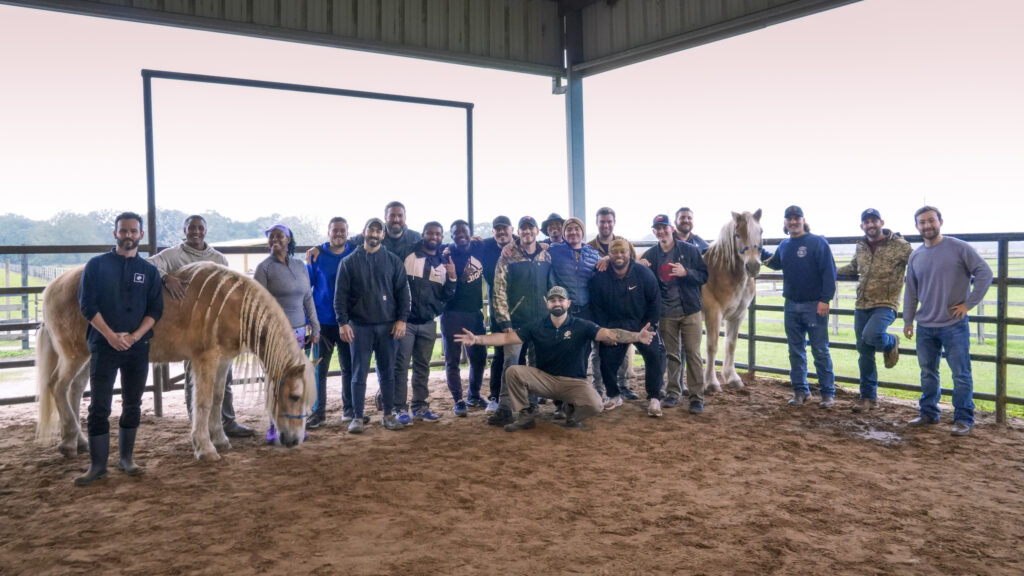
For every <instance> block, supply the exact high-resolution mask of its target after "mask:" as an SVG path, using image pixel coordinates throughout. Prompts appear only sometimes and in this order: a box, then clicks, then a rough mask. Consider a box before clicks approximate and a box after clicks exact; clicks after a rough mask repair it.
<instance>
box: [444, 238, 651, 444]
mask: <svg viewBox="0 0 1024 576" xmlns="http://www.w3.org/2000/svg"><path fill="white" fill-rule="evenodd" d="M520 231H522V227H520ZM571 306H572V302H571V301H570V300H569V294H568V292H566V291H565V288H562V287H561V286H554V287H552V288H551V289H550V290H548V292H547V295H546V296H545V307H546V308H547V312H548V314H547V315H546V316H544V317H542V318H540V319H537V320H533V321H531V322H528V323H526V324H524V325H523V326H520V327H518V328H516V329H514V330H512V331H509V332H500V333H497V334H487V335H484V336H481V335H478V334H473V333H472V332H470V331H469V330H463V332H462V334H461V335H459V336H456V340H457V341H458V342H460V343H462V344H466V345H484V346H506V347H508V346H513V345H518V346H524V345H527V344H533V348H534V349H535V350H536V351H537V367H532V366H522V365H519V366H511V367H509V369H508V371H507V373H506V381H505V389H506V391H507V395H508V399H509V402H510V405H511V408H512V410H513V411H514V412H515V414H516V418H515V421H513V422H508V423H506V425H505V430H507V431H509V432H515V431H517V430H526V429H529V428H533V427H534V426H535V425H536V412H535V411H534V410H532V409H531V406H530V400H529V398H530V397H531V396H542V397H545V398H553V399H555V400H558V401H561V402H562V403H563V404H564V405H565V411H566V419H565V426H566V427H567V428H578V427H580V426H581V425H582V422H583V420H584V419H586V418H589V417H590V416H594V415H595V414H599V413H600V412H601V410H602V409H603V406H602V403H601V396H600V395H598V393H597V391H595V390H594V387H593V386H591V385H590V384H588V383H587V380H586V377H587V352H586V348H587V346H586V345H587V344H588V343H590V342H592V341H594V340H597V341H598V342H602V343H607V344H621V343H627V342H639V343H643V344H650V343H651V341H652V339H653V338H654V332H651V331H650V330H649V329H648V328H649V326H644V327H643V329H642V330H640V331H639V332H628V331H626V330H609V329H607V328H601V327H599V326H598V325H597V324H594V323H593V322H590V321H589V320H584V319H582V318H576V317H574V316H573V315H572V314H569V313H568V311H569V308H570V307H571Z"/></svg>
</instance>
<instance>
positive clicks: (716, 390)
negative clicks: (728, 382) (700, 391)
mask: <svg viewBox="0 0 1024 576" xmlns="http://www.w3.org/2000/svg"><path fill="white" fill-rule="evenodd" d="M704 393H705V394H721V393H722V387H721V386H719V385H718V384H712V385H710V386H707V387H705V388H704Z"/></svg>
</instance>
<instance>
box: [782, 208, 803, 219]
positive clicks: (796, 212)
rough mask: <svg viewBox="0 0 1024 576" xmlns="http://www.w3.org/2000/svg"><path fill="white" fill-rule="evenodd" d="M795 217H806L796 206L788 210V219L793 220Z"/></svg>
mask: <svg viewBox="0 0 1024 576" xmlns="http://www.w3.org/2000/svg"><path fill="white" fill-rule="evenodd" d="M793 217H800V218H803V217H804V211H803V210H802V209H801V208H800V207H799V206H796V205H793V206H790V207H789V208H786V218H793Z"/></svg>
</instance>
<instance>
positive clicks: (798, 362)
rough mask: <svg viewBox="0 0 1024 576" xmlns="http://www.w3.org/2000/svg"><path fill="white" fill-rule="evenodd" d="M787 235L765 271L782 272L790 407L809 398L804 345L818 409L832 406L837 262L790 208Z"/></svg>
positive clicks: (797, 211)
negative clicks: (831, 330) (831, 319)
mask: <svg viewBox="0 0 1024 576" xmlns="http://www.w3.org/2000/svg"><path fill="white" fill-rule="evenodd" d="M785 229H786V233H787V234H789V238H786V239H785V240H783V241H782V242H781V243H780V244H779V248H778V250H776V251H775V254H774V255H772V256H771V257H770V258H768V260H766V261H765V263H764V264H765V266H767V267H769V268H771V269H772V270H782V296H783V297H784V298H785V299H786V301H785V305H784V310H783V323H784V324H785V327H786V341H787V342H788V343H789V379H790V382H791V383H792V384H793V397H792V398H791V399H790V400H789V405H790V406H801V405H803V404H804V403H805V402H807V398H809V397H810V395H811V388H810V385H809V384H808V383H807V344H808V343H810V345H811V354H812V355H813V356H814V369H815V370H816V371H817V373H818V384H819V386H820V388H821V390H820V392H821V402H819V403H818V405H819V406H820V407H822V408H831V407H832V406H833V405H834V404H835V394H836V386H835V374H834V373H833V372H832V356H831V355H830V354H829V351H828V309H829V302H831V301H832V298H833V297H835V295H836V263H835V260H834V259H833V258H832V249H831V248H830V247H829V245H828V240H826V239H825V238H824V237H823V236H818V235H817V234H811V232H810V227H809V226H807V222H805V221H804V211H803V210H802V209H801V208H800V207H799V206H790V207H789V208H786V212H785Z"/></svg>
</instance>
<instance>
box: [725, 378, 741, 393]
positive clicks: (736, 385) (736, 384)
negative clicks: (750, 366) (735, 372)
mask: <svg viewBox="0 0 1024 576" xmlns="http://www.w3.org/2000/svg"><path fill="white" fill-rule="evenodd" d="M726 386H728V387H729V390H733V391H736V390H742V389H743V381H742V380H733V381H732V382H729V383H728V384H726Z"/></svg>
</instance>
